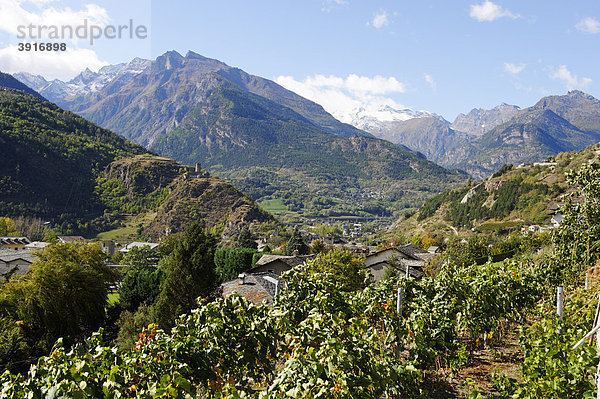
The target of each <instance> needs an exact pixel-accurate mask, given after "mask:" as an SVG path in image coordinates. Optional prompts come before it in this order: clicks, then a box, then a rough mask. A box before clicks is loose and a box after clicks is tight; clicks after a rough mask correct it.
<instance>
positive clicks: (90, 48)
mask: <svg viewBox="0 0 600 399" xmlns="http://www.w3.org/2000/svg"><path fill="white" fill-rule="evenodd" d="M7 9H8V10H10V11H11V13H12V14H10V15H11V16H10V17H9V16H7V15H8V14H7V13H6V12H5V10H7ZM23 10H25V11H26V12H27V13H26V14H23V12H22V11H23ZM48 10H50V11H52V10H53V11H54V13H52V12H50V11H48ZM69 12H70V13H71V14H69ZM14 13H16V15H17V16H18V17H19V18H22V19H23V18H24V20H27V18H29V19H31V18H33V19H34V22H37V23H56V21H61V20H62V19H61V13H62V15H63V16H64V15H65V14H68V15H67V16H68V17H69V18H70V20H71V21H73V22H72V23H75V22H74V21H75V20H76V19H77V18H78V17H80V16H81V15H87V16H88V17H89V18H90V19H91V20H95V21H96V22H97V23H98V24H99V25H102V26H106V25H107V24H121V23H127V22H128V21H129V19H132V20H134V21H135V23H136V24H140V25H141V24H143V25H145V26H147V27H148V28H149V37H148V38H145V39H139V40H137V39H136V40H131V39H121V40H116V39H113V40H108V39H102V38H101V39H98V41H97V43H95V44H94V45H89V43H86V42H85V41H79V42H73V43H72V42H69V43H68V45H69V47H70V54H69V55H68V56H66V54H52V55H46V58H41V55H39V54H33V53H30V54H22V53H21V54H18V53H17V52H16V50H15V49H14V46H16V45H17V43H19V42H20V41H22V40H19V39H17V37H16V35H15V32H14V24H15V21H18V20H19V18H17V17H14V16H12V15H13V14H14ZM3 15H4V16H3ZM48 20H50V21H51V22H47V21H48ZM599 21H600V2H598V1H597V0H596V1H587V0H586V1H577V2H565V1H557V0H555V1H538V0H529V1H525V2H524V1H503V0H494V1H493V2H491V1H482V0H472V1H462V0H453V1H448V0H439V1H426V0H425V1H412V2H408V1H355V0H329V1H328V0H314V1H310V0H306V1H285V0H277V1H252V2H250V1H247V0H246V1H227V0H221V1H175V0H174V1H150V0H127V1H125V0H120V1H95V2H94V1H93V0H90V2H74V1H58V0H57V1H53V0H35V1H21V0H0V70H3V71H7V72H17V70H27V71H30V72H34V73H40V72H43V74H46V75H48V76H47V77H56V76H59V77H61V78H66V77H70V76H73V75H74V74H75V73H76V71H78V70H80V69H83V67H85V66H87V65H89V66H90V67H91V68H92V69H97V68H98V67H100V66H101V65H102V64H103V63H118V62H125V61H128V60H129V59H131V58H133V57H136V56H139V57H144V58H155V57H157V56H158V55H160V54H162V53H163V52H165V51H167V50H172V49H175V50H177V51H179V52H180V53H182V54H185V52H187V50H193V51H195V52H198V53H200V54H202V55H205V56H207V57H211V58H217V59H219V60H221V61H224V62H226V63H227V64H229V65H233V66H237V67H240V68H242V69H244V70H245V71H247V72H249V73H253V74H256V75H260V76H263V77H266V78H269V79H273V80H277V81H278V82H280V83H282V84H284V85H285V86H287V87H289V88H292V89H294V90H296V91H298V92H299V93H300V94H303V95H305V96H307V97H310V98H311V99H314V100H316V101H318V102H320V103H322V104H323V105H324V106H325V107H326V109H328V110H330V111H332V112H333V111H336V112H338V113H341V112H343V111H345V110H348V109H350V108H352V107H356V106H373V105H382V104H389V105H392V106H394V107H401V106H406V107H409V108H412V109H417V110H428V111H432V112H436V113H440V114H442V115H443V116H444V117H445V118H446V119H449V120H453V119H454V118H455V117H456V115H457V114H458V113H459V112H464V113H466V112H468V111H469V110H471V109H472V108H474V107H484V108H491V107H493V106H495V105H498V104H499V103H502V102H506V103H510V104H516V105H519V106H522V107H526V106H529V105H532V104H534V103H535V102H536V101H537V100H538V99H539V98H541V97H543V96H545V95H548V94H564V93H566V92H567V90H569V89H575V88H577V89H582V90H584V91H586V92H588V93H590V94H592V95H594V96H596V97H600V68H598V67H597V65H598V61H599V60H598V58H599V57H600V52H599V51H598V50H599V46H598V44H599V40H600V22H599Z"/></svg>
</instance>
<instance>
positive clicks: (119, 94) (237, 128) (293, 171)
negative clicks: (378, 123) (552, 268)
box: [18, 51, 466, 217]
mask: <svg viewBox="0 0 600 399" xmlns="http://www.w3.org/2000/svg"><path fill="white" fill-rule="evenodd" d="M18 76H21V77H23V78H24V79H25V78H27V79H28V80H27V81H28V82H29V84H31V85H34V84H37V86H34V87H37V88H38V89H39V90H40V92H41V93H43V94H44V95H45V96H47V97H48V98H49V99H50V100H52V101H55V102H57V103H58V104H61V105H62V106H64V107H66V108H68V109H69V110H71V111H73V112H76V113H77V114H79V115H81V116H83V117H85V118H87V119H89V120H91V121H93V122H95V123H98V124H99V125H101V126H103V127H105V128H108V129H111V130H113V131H115V132H117V133H119V134H121V135H122V136H124V137H125V138H127V139H130V140H132V141H134V142H136V143H138V144H141V145H143V146H145V147H147V148H149V149H150V150H152V151H155V152H157V153H158V154H160V155H162V156H167V157H170V158H173V159H175V160H177V161H179V162H182V163H185V164H189V165H193V164H195V163H198V162H199V163H201V164H202V166H203V167H205V168H206V169H208V170H210V171H211V173H213V174H216V175H218V176H221V177H225V178H227V179H229V180H230V181H232V182H233V183H234V184H235V185H237V186H238V187H239V188H240V189H242V190H244V191H245V192H247V193H249V194H250V195H252V196H253V197H254V198H256V199H259V200H261V201H268V200H276V201H282V202H283V205H284V206H285V207H286V208H287V210H288V211H291V212H295V213H299V214H301V215H304V216H315V217H326V216H336V215H340V216H342V215H363V216H376V215H382V214H383V215H391V213H392V212H394V211H395V210H399V209H402V208H403V207H406V206H415V205H418V204H419V203H421V202H422V201H423V200H424V199H425V198H427V196H428V194H427V193H435V192H439V190H440V189H442V188H444V187H450V186H452V185H454V184H458V183H460V182H462V181H464V180H465V179H466V176H465V175H464V174H461V173H457V172H451V171H448V170H446V169H444V168H442V167H440V166H438V165H436V164H434V163H433V162H430V161H428V160H426V159H425V158H424V157H423V156H422V155H421V154H419V153H417V152H414V151H409V150H407V149H406V148H403V147H401V146H397V145H394V144H392V143H390V142H387V141H384V140H381V139H377V138H374V137H373V136H372V135H371V134H370V133H367V132H365V131H363V130H360V129H358V128H356V127H354V126H351V125H349V124H345V123H342V122H340V121H338V120H337V119H335V118H334V117H333V116H331V115H330V114H329V113H327V112H326V111H325V110H324V109H323V108H322V107H321V106H320V105H318V104H316V103H314V102H312V101H309V100H307V99H305V98H303V97H300V96H298V95H297V94H295V93H293V92H291V91H289V90H287V89H285V88H283V87H281V86H280V85H278V84H276V83H275V82H272V81H270V80H268V79H264V78H261V77H258V76H254V75H250V74H248V73H246V72H244V71H242V70H241V69H239V68H234V67H230V66H228V65H226V64H225V63H223V62H221V61H218V60H214V59H210V58H206V57H203V56H201V55H199V54H196V53H194V52H188V53H187V54H186V56H182V55H180V54H179V53H177V52H175V51H170V52H167V53H165V54H163V55H161V56H159V57H158V58H156V60H153V61H148V62H146V61H145V60H134V61H132V63H129V64H125V65H123V64H121V65H119V66H114V67H113V68H108V67H104V68H103V69H101V70H100V71H99V72H98V73H96V74H94V73H93V72H92V73H90V71H85V72H84V73H82V74H81V75H79V76H78V77H76V78H75V79H73V80H71V81H69V82H65V85H60V84H59V83H58V82H56V81H53V82H50V83H51V84H50V85H49V84H47V83H46V84H44V81H43V79H41V78H39V77H31V76H23V75H18ZM51 86H52V87H54V88H56V87H63V88H64V90H63V91H60V90H55V89H52V90H50V89H51ZM67 88H70V89H69V90H70V91H68V92H67ZM61 93H62V94H61Z"/></svg>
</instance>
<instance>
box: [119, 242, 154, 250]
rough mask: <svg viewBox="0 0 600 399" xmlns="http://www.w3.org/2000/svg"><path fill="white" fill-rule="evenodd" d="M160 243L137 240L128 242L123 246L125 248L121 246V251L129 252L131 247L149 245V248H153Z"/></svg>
mask: <svg viewBox="0 0 600 399" xmlns="http://www.w3.org/2000/svg"><path fill="white" fill-rule="evenodd" d="M159 245H160V244H157V243H155V242H139V241H135V242H132V243H129V244H127V245H126V246H125V248H123V249H122V250H121V251H122V252H129V250H131V249H132V248H143V247H149V248H150V249H154V248H156V247H158V246H159Z"/></svg>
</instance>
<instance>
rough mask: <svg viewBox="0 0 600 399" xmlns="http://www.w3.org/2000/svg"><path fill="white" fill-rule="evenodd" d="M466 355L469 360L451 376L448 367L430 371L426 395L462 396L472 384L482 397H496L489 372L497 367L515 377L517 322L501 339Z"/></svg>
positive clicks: (518, 355) (518, 359) (518, 361)
mask: <svg viewBox="0 0 600 399" xmlns="http://www.w3.org/2000/svg"><path fill="white" fill-rule="evenodd" d="M469 357H470V359H471V361H470V362H469V363H468V364H467V365H466V366H465V367H464V368H463V369H462V370H460V372H459V373H458V375H454V376H453V375H452V373H451V372H450V370H439V371H438V372H436V373H435V374H433V375H430V378H429V383H430V387H429V389H430V394H429V398H434V399H437V398H440V399H441V398H466V397H467V396H468V394H469V392H470V391H472V390H473V389H474V388H477V389H478V390H479V391H480V392H481V393H482V394H483V395H484V396H485V397H490V398H500V397H501V396H500V394H499V392H498V391H496V389H495V387H494V383H493V381H492V373H493V372H494V371H497V372H500V373H502V374H504V375H507V376H509V377H513V378H517V377H519V374H520V371H521V360H522V355H521V353H520V351H519V329H518V326H516V325H515V326H511V328H510V330H509V331H507V333H506V335H505V336H504V339H503V340H502V342H501V343H497V344H495V345H494V346H492V347H489V348H486V349H479V350H476V351H474V352H473V354H472V355H471V356H469Z"/></svg>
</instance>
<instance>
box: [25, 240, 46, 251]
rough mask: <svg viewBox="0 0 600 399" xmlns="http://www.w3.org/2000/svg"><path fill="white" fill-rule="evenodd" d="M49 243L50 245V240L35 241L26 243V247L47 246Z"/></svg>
mask: <svg viewBox="0 0 600 399" xmlns="http://www.w3.org/2000/svg"><path fill="white" fill-rule="evenodd" d="M48 245H50V243H49V242H44V241H33V242H31V243H29V244H27V245H25V248H32V249H38V248H46V247H47V246H48Z"/></svg>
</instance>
